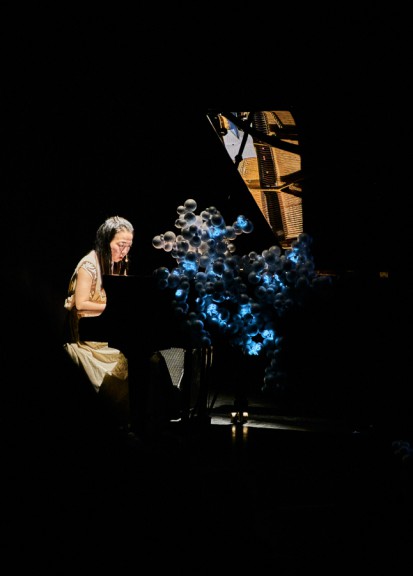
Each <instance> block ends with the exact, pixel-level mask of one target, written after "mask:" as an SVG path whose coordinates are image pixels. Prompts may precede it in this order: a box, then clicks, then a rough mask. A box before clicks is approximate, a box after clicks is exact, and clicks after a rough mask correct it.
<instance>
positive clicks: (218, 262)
mask: <svg viewBox="0 0 413 576" xmlns="http://www.w3.org/2000/svg"><path fill="white" fill-rule="evenodd" d="M196 209H197V202H196V201H195V200H193V199H188V200H186V201H185V202H184V204H183V205H181V206H178V208H177V214H178V215H179V218H178V219H176V220H175V227H176V228H178V229H179V230H180V233H179V235H175V233H174V232H172V231H167V232H165V233H164V234H159V235H157V236H155V237H154V238H153V240H152V246H153V247H154V248H155V249H161V250H164V251H166V252H169V253H170V256H171V257H172V258H174V259H175V261H176V263H177V266H176V267H175V268H173V269H172V271H171V272H170V271H169V269H168V268H166V267H161V268H158V269H157V270H155V275H156V278H157V282H158V285H159V288H160V289H166V288H170V289H173V290H174V295H175V300H174V301H173V306H174V309H175V313H176V315H177V317H178V318H182V319H186V326H187V328H188V330H189V331H190V333H191V335H192V338H193V341H194V346H211V342H212V338H211V334H210V332H209V330H216V331H219V332H221V333H222V334H225V335H226V337H227V338H228V339H229V342H230V343H231V344H232V345H233V346H236V347H239V348H240V349H241V350H242V352H244V353H245V354H247V355H260V354H262V353H263V352H265V353H266V355H267V357H268V362H269V366H268V367H267V368H266V370H265V377H264V387H267V388H268V387H270V386H272V385H276V386H282V385H284V384H283V383H284V381H285V378H286V376H285V373H284V372H283V371H282V370H281V369H280V365H279V352H280V349H281V347H282V345H283V339H282V337H280V336H279V335H278V334H277V333H276V331H275V325H276V323H277V319H278V318H279V317H281V316H283V315H285V314H286V312H287V311H288V310H290V309H291V308H292V307H293V306H295V305H297V304H299V303H300V298H303V297H304V294H305V292H306V291H308V290H310V289H312V288H313V287H314V286H317V285H322V281H320V279H319V278H318V277H317V275H316V273H315V266H314V262H313V259H312V256H311V254H310V245H311V238H310V237H309V236H308V235H307V234H300V235H299V236H298V238H297V240H295V241H293V242H292V244H291V248H290V249H287V250H284V252H283V251H282V249H281V248H280V246H278V245H274V246H271V247H270V248H268V249H266V250H263V251H262V253H261V254H258V253H257V252H255V251H251V252H249V253H248V254H247V255H243V256H241V257H240V256H238V255H236V254H234V252H235V251H236V248H235V244H234V241H235V240H236V238H237V237H238V236H239V235H240V234H249V233H251V232H252V231H253V229H254V227H253V224H252V222H251V221H250V220H249V219H248V218H246V217H245V216H243V215H241V216H238V217H237V218H236V220H235V222H233V224H232V225H227V224H226V223H225V220H224V218H223V216H222V214H221V213H220V211H219V210H218V209H217V208H216V207H215V206H210V207H209V208H206V209H205V210H202V211H201V212H200V214H199V215H197V214H196ZM324 279H325V277H324ZM191 289H193V290H194V291H195V293H196V294H195V297H194V298H193V299H192V300H191V299H190V293H191ZM188 302H191V306H190V305H189V304H188Z"/></svg>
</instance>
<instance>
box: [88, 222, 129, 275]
mask: <svg viewBox="0 0 413 576" xmlns="http://www.w3.org/2000/svg"><path fill="white" fill-rule="evenodd" d="M124 231H125V232H131V233H132V234H134V228H133V226H132V224H131V223H130V222H129V220H126V218H122V217H121V216H111V217H110V218H107V219H106V220H105V221H104V222H103V224H101V225H100V226H99V228H98V230H97V232H96V238H95V250H96V255H97V258H98V262H99V265H100V271H101V274H102V276H103V275H104V274H127V273H128V265H129V260H128V256H125V257H124V258H123V260H122V261H121V262H114V263H113V268H112V252H111V249H110V243H111V242H112V240H113V238H114V236H115V235H116V234H117V233H118V232H124Z"/></svg>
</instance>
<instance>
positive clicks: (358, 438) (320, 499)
mask: <svg viewBox="0 0 413 576" xmlns="http://www.w3.org/2000/svg"><path fill="white" fill-rule="evenodd" d="M232 408H233V398H232V396H231V395H230V394H228V393H224V392H223V391H221V393H220V394H218V395H217V397H216V401H215V403H214V405H213V407H212V408H211V410H210V413H209V418H208V419H206V420H204V419H202V420H198V419H197V418H193V419H192V420H191V421H190V423H184V422H183V421H182V420H181V421H173V422H170V424H169V425H168V426H167V428H166V429H165V430H164V432H163V433H162V434H161V435H159V436H158V437H156V438H154V439H152V440H146V441H141V440H139V438H134V437H132V436H131V435H128V434H126V433H119V432H116V433H115V432H114V431H113V430H110V429H107V428H106V427H105V426H102V425H101V423H100V424H97V423H96V420H94V419H90V420H89V421H88V424H86V423H85V422H86V421H87V418H84V416H85V414H82V415H81V414H80V411H79V412H78V413H76V412H75V411H73V412H72V414H71V417H68V415H67V414H66V416H65V419H64V420H62V421H60V424H59V423H58V422H59V418H58V417H57V418H56V420H55V422H54V423H53V422H52V421H48V420H47V419H44V420H41V421H40V420H39V416H38V415H37V416H36V415H35V413H34V412H33V413H32V417H31V418H28V417H26V419H25V421H24V422H20V423H18V422H16V423H15V426H12V425H11V423H10V422H8V423H6V422H3V433H2V435H3V440H5V447H6V448H5V449H4V450H3V451H2V460H3V466H2V469H3V473H2V476H3V488H2V504H1V510H2V514H1V516H2V524H3V537H2V547H3V552H2V556H3V562H5V561H6V560H5V559H6V558H7V559H8V558H9V557H10V561H11V562H12V563H13V564H12V565H13V567H14V570H16V571H17V570H18V569H19V568H22V567H23V566H25V567H29V568H31V571H32V572H33V573H35V572H38V571H39V570H42V572H43V573H49V572H50V573H51V572H53V573H54V574H56V573H61V572H62V571H66V573H72V572H73V571H74V570H80V569H81V568H93V569H94V570H95V571H96V570H98V569H102V568H105V569H106V570H109V569H114V570H116V573H121V572H122V571H123V570H125V569H127V570H128V572H131V571H133V572H136V573H139V572H140V573H142V572H144V573H155V572H158V571H161V570H162V573H168V572H169V573H174V574H175V573H176V574H220V573H224V572H225V573H228V572H230V571H237V572H239V571H242V570H252V571H253V573H254V574H269V573H271V574H288V575H290V574H307V573H309V572H317V573H320V572H321V573H328V574H339V573H356V572H359V571H360V572H361V571H362V572H363V573H364V574H375V573H377V570H378V569H379V568H381V567H382V566H383V565H384V563H385V562H390V563H391V566H392V574H401V573H402V571H401V567H402V566H403V565H405V564H407V565H409V561H410V560H409V559H410V551H411V545H412V494H411V484H412V478H413V465H412V460H411V459H410V458H407V459H403V454H402V452H399V453H397V450H396V448H395V446H394V442H395V441H397V440H401V439H400V438H399V437H397V436H396V435H395V434H396V433H395V431H394V430H393V429H392V428H391V427H389V428H386V426H382V427H380V428H376V427H374V426H371V425H364V424H363V425H360V426H355V425H354V423H351V424H349V423H346V422H345V421H338V420H337V419H334V420H329V419H326V418H324V419H323V418H310V417H297V416H291V415H290V416H286V415H280V414H277V409H276V406H274V405H273V404H270V403H265V402H263V401H262V399H256V398H255V399H254V398H252V399H250V402H249V406H248V419H247V421H246V422H245V423H244V424H233V423H232V422H231V409H232ZM38 414H39V413H38ZM131 573H132V572H131ZM403 573H404V571H403Z"/></svg>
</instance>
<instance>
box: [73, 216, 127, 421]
mask: <svg viewBox="0 0 413 576" xmlns="http://www.w3.org/2000/svg"><path fill="white" fill-rule="evenodd" d="M133 237H134V228H133V226H132V224H131V223H130V222H129V221H128V220H126V219H125V218H122V217H120V216H112V217H110V218H108V219H107V220H105V222H103V224H102V225H101V226H100V227H99V228H98V230H97V232H96V238H95V247H94V249H93V250H91V251H90V252H89V253H87V254H86V255H85V256H84V257H83V258H82V259H81V260H80V261H79V263H78V264H77V266H76V268H75V270H74V272H73V275H72V277H71V279H70V282H69V290H68V297H67V298H66V300H65V304H64V305H65V308H66V309H67V310H68V311H69V317H68V342H66V343H65V344H64V348H65V350H66V352H67V353H68V354H69V356H70V357H71V358H72V360H73V361H74V362H75V363H76V364H77V365H78V366H80V367H81V368H82V369H83V370H84V372H85V373H86V375H87V377H88V379H89V380H90V382H91V384H92V386H93V387H94V389H95V390H96V392H98V393H99V396H100V397H102V398H103V400H104V402H105V403H106V404H107V405H108V406H110V407H111V408H113V409H114V414H115V416H116V419H117V420H118V422H119V424H120V425H127V424H128V423H129V391H128V361H127V358H126V357H125V356H124V354H123V353H122V352H121V351H120V350H118V349H116V348H112V347H110V346H109V345H108V343H107V342H89V341H88V342H85V341H82V340H80V338H79V319H80V318H83V317H87V316H99V315H100V314H101V313H102V312H103V311H104V309H105V307H106V293H105V290H104V288H103V286H102V277H103V275H105V274H118V275H126V274H127V268H128V254H129V250H130V249H131V246H132V242H133Z"/></svg>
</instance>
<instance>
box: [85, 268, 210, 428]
mask: <svg viewBox="0 0 413 576" xmlns="http://www.w3.org/2000/svg"><path fill="white" fill-rule="evenodd" d="M103 284H104V287H105V290H106V294H107V299H108V301H107V306H106V309H105V311H104V312H103V313H102V314H101V315H100V316H98V317H92V318H81V319H80V322H79V333H80V338H81V339H82V340H97V341H107V342H108V343H109V345H111V346H113V347H116V348H118V349H120V350H122V352H123V353H124V354H125V356H126V357H127V358H128V367H129V400H130V410H131V426H132V428H133V429H134V430H135V431H136V432H138V433H140V434H142V435H146V434H148V433H150V427H151V426H153V422H154V421H156V419H154V417H153V416H154V415H153V413H152V414H151V413H150V411H151V410H152V412H153V411H156V406H153V404H154V402H156V399H155V400H154V399H153V397H152V395H153V389H151V387H152V388H153V387H154V386H157V385H158V386H159V383H155V382H154V381H153V380H154V374H153V365H151V362H150V359H151V357H152V356H153V355H154V354H156V353H158V352H159V351H166V350H168V349H172V348H174V349H180V350H182V352H183V354H182V356H183V366H182V370H183V377H182V381H181V383H180V391H181V406H182V420H183V421H186V420H188V419H189V417H190V412H191V406H193V404H194V399H193V397H194V390H193V388H192V386H191V385H192V380H193V372H194V368H195V367H194V358H198V357H199V352H195V351H194V349H193V348H192V346H191V342H190V339H189V336H188V334H186V333H185V331H184V330H183V328H182V325H181V323H180V321H179V320H178V319H177V318H176V317H175V313H174V310H173V306H172V294H171V293H170V292H169V291H168V290H161V289H160V288H159V287H158V286H157V283H156V280H155V278H154V276H153V275H130V276H106V275H105V276H104V277H103ZM158 356H159V355H158ZM160 360H161V361H162V362H163V360H162V358H161V359H160ZM162 369H167V368H166V365H165V366H162ZM158 374H159V373H158ZM161 374H162V373H161ZM168 376H169V373H168ZM160 393H162V391H160ZM159 400H160V399H159V394H158V402H159ZM164 401H166V400H164ZM158 408H159V410H160V411H161V410H162V406H159V407H158ZM163 410H166V408H165V407H163ZM161 416H162V415H161V414H159V417H161Z"/></svg>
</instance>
